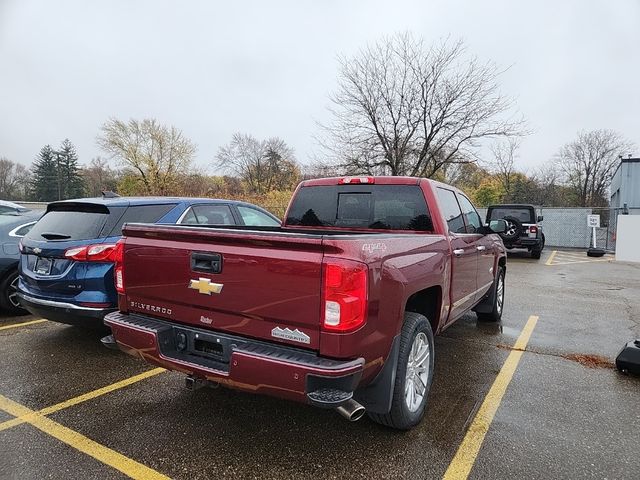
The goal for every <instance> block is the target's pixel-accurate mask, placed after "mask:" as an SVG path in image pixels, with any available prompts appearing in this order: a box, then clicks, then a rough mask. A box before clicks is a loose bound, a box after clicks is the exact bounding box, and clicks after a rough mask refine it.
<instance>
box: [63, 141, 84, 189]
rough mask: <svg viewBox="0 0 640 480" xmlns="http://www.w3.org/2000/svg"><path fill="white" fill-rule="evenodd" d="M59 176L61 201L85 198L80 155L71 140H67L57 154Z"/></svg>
mask: <svg viewBox="0 0 640 480" xmlns="http://www.w3.org/2000/svg"><path fill="white" fill-rule="evenodd" d="M57 154H58V155H57V160H58V175H59V177H60V180H61V192H60V193H61V199H67V198H78V197H83V196H84V193H85V183H84V179H83V178H82V176H81V175H80V169H79V167H78V154H77V153H76V148H75V147H74V146H73V143H71V142H70V141H69V139H68V138H67V139H65V140H64V141H63V142H62V145H61V146H60V151H59V152H57Z"/></svg>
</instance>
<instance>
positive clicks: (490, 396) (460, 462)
mask: <svg viewBox="0 0 640 480" xmlns="http://www.w3.org/2000/svg"><path fill="white" fill-rule="evenodd" d="M537 322H538V317H537V316H535V315H531V316H530V317H529V320H528V321H527V324H526V325H525V326H524V328H523V329H522V333H520V336H519V337H518V340H517V341H516V343H515V344H514V345H513V350H511V353H510V354H509V356H508V357H507V360H506V361H505V362H504V365H503V366H502V368H501V369H500V373H498V376H497V377H496V379H495V381H494V382H493V385H491V388H490V389H489V393H487V396H486V397H485V399H484V401H483V402H482V405H481V406H480V409H479V410H478V413H477V414H476V416H475V418H474V419H473V422H472V423H471V426H470V427H469V430H468V431H467V434H466V435H465V437H464V439H463V440H462V443H461V444H460V447H459V448H458V451H457V452H456V454H455V456H454V457H453V460H452V461H451V463H450V464H449V468H447V471H446V472H445V474H444V479H445V480H453V479H456V480H460V479H466V478H467V477H468V476H469V473H470V472H471V468H472V467H473V464H474V463H475V461H476V458H477V457H478V452H479V451H480V447H481V446H482V443H483V442H484V437H485V436H486V434H487V432H488V431H489V427H490V426H491V422H492V421H493V418H494V416H495V414H496V411H497V410H498V407H499V406H500V402H502V397H503V396H504V394H505V392H506V390H507V387H508V386H509V383H510V382H511V379H512V378H513V374H514V372H515V371H516V367H517V366H518V363H519V362H520V357H522V354H523V353H524V350H525V348H526V347H527V343H528V342H529V338H531V333H532V332H533V329H534V328H535V326H536V323H537Z"/></svg>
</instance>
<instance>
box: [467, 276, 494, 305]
mask: <svg viewBox="0 0 640 480" xmlns="http://www.w3.org/2000/svg"><path fill="white" fill-rule="evenodd" d="M496 278H497V277H496ZM496 286H497V282H496V280H495V279H494V280H493V285H492V286H491V288H490V289H489V292H488V293H487V295H486V296H485V297H484V298H483V299H482V300H480V303H478V304H477V305H476V306H475V307H473V309H472V310H473V311H474V312H478V313H491V312H492V311H493V304H494V302H495V299H496Z"/></svg>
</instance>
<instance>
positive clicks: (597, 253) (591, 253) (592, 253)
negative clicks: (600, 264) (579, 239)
mask: <svg viewBox="0 0 640 480" xmlns="http://www.w3.org/2000/svg"><path fill="white" fill-rule="evenodd" d="M605 253H607V252H606V250H604V249H603V248H590V249H589V250H587V257H604V254H605Z"/></svg>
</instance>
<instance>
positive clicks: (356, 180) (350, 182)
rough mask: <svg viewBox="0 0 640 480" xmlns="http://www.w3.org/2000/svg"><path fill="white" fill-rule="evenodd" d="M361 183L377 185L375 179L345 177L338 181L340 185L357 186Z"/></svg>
mask: <svg viewBox="0 0 640 480" xmlns="http://www.w3.org/2000/svg"><path fill="white" fill-rule="evenodd" d="M360 183H376V182H375V178H373V177H343V178H341V179H340V180H338V185H355V184H360Z"/></svg>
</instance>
